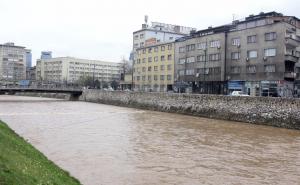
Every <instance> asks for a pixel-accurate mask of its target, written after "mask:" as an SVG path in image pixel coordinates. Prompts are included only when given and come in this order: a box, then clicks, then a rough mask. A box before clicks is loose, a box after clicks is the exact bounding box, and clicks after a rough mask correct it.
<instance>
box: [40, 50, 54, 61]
mask: <svg viewBox="0 0 300 185" xmlns="http://www.w3.org/2000/svg"><path fill="white" fill-rule="evenodd" d="M51 58H52V51H42V52H41V59H51Z"/></svg>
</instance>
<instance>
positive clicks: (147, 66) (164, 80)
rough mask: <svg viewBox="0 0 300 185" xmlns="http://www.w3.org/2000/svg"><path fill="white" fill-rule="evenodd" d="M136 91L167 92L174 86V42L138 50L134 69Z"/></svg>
mask: <svg viewBox="0 0 300 185" xmlns="http://www.w3.org/2000/svg"><path fill="white" fill-rule="evenodd" d="M133 82H134V90H136V91H147V92H149V91H150V92H152V91H153V92H159V91H160V92H166V91H168V90H172V89H173V84H174V42H168V43H159V44H154V45H151V46H147V47H142V48H139V49H137V58H136V60H135V63H134V68H133Z"/></svg>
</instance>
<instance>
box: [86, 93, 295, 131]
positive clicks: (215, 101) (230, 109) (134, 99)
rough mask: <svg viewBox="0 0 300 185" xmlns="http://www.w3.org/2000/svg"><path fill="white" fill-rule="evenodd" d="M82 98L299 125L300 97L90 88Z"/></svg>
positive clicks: (272, 123)
mask: <svg viewBox="0 0 300 185" xmlns="http://www.w3.org/2000/svg"><path fill="white" fill-rule="evenodd" d="M80 100H83V101H88V102H95V103H104V104H111V105H118V106H126V107H134V108H142V109H148V110H156V111H163V112H173V113H182V114H189V115H195V116H201V117H208V118H215V119H224V120H232V121H241V122H248V123H254V124H263V125H270V126H276V127H283V128H292V129H300V99H287V98H269V97H236V96H219V95H195V94H173V93H170V94H169V93H141V92H120V91H113V92H111V91H100V90H91V89H88V90H85V91H84V92H83V95H82V96H81V97H80Z"/></svg>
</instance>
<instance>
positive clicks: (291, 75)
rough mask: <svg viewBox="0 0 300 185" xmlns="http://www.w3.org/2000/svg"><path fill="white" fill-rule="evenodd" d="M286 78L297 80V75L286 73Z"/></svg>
mask: <svg viewBox="0 0 300 185" xmlns="http://www.w3.org/2000/svg"><path fill="white" fill-rule="evenodd" d="M284 78H292V79H295V78H296V73H295V72H284Z"/></svg>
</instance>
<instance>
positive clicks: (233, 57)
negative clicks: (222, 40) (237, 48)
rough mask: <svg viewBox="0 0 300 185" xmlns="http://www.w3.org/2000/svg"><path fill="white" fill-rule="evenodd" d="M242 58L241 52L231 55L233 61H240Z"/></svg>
mask: <svg viewBox="0 0 300 185" xmlns="http://www.w3.org/2000/svg"><path fill="white" fill-rule="evenodd" d="M240 57H241V53H240V52H232V53H231V59H232V60H238V59H240Z"/></svg>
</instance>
